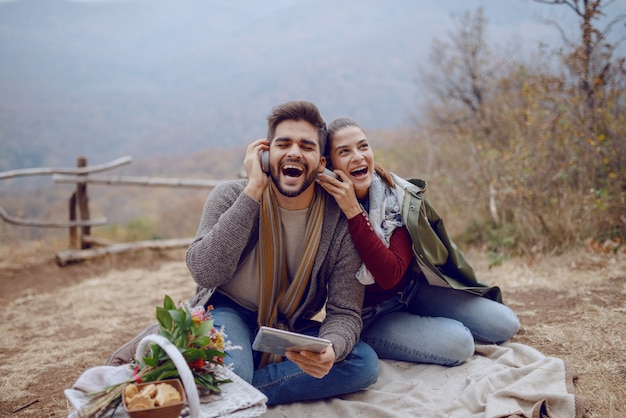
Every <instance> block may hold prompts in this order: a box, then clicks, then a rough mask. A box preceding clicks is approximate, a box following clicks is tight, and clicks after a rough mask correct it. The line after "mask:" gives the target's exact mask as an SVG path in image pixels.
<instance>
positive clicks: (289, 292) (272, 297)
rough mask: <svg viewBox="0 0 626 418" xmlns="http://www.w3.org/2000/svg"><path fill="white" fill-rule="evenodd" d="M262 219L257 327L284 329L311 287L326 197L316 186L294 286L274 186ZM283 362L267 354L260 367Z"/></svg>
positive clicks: (265, 198) (264, 201) (263, 203)
mask: <svg viewBox="0 0 626 418" xmlns="http://www.w3.org/2000/svg"><path fill="white" fill-rule="evenodd" d="M260 219H261V220H260V226H259V242H258V244H259V245H258V249H259V266H258V268H259V278H260V279H259V296H258V306H259V312H258V317H257V318H258V323H259V326H261V325H264V326H269V327H274V328H285V322H286V321H287V320H288V319H289V318H291V316H292V315H293V314H294V312H295V311H296V309H297V308H298V307H299V306H300V304H301V302H302V298H303V297H304V293H305V292H306V290H307V288H308V285H309V281H310V278H311V271H312V270H313V263H314V261H315V255H316V254H317V248H318V247H319V242H320V237H321V235H322V223H323V220H324V197H323V195H322V192H321V191H320V189H319V187H317V186H315V194H314V196H313V201H312V203H311V206H310V207H309V211H308V213H307V220H306V230H305V236H304V249H303V251H302V258H301V259H300V264H299V265H298V270H297V272H296V275H295V277H293V278H292V281H291V284H288V279H287V260H286V256H285V249H284V248H283V240H282V237H283V234H282V227H281V222H280V212H279V208H278V201H277V200H276V195H275V192H274V189H273V188H272V187H271V186H270V187H268V188H267V189H266V190H265V193H264V194H263V198H262V200H261V217H260ZM280 360H281V359H280V356H274V355H268V354H267V353H264V356H263V360H262V362H261V365H264V364H267V363H268V362H276V361H280Z"/></svg>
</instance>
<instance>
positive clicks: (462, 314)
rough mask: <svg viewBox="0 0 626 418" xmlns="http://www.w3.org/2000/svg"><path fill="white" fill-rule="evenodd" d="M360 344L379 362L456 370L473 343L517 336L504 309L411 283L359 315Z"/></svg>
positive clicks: (512, 320) (422, 283)
mask: <svg viewBox="0 0 626 418" xmlns="http://www.w3.org/2000/svg"><path fill="white" fill-rule="evenodd" d="M362 317H363V332H362V334H361V339H362V340H363V341H365V342H366V343H368V344H369V345H370V346H371V347H372V348H373V349H374V350H375V351H376V353H377V354H378V356H379V357H380V358H381V359H393V360H401V361H409V362H413V363H434V364H441V365H446V366H454V365H457V364H461V363H463V362H464V361H466V360H467V359H468V358H470V357H471V356H472V354H473V353H474V340H478V341H481V342H486V343H501V342H504V341H506V340H508V339H509V338H511V337H512V336H513V335H515V334H516V333H517V331H519V327H520V324H519V320H518V318H517V316H516V315H515V313H514V312H513V311H512V310H511V309H510V308H509V307H507V306H505V305H503V304H501V303H498V302H495V301H492V300H490V299H487V298H483V297H480V296H476V295H472V294H470V293H467V292H463V291H459V290H454V289H450V288H444V287H438V286H431V285H429V284H428V283H427V282H426V281H425V280H423V279H422V280H415V281H413V282H412V283H411V284H409V285H408V286H407V287H406V288H405V289H404V291H403V292H401V293H399V294H398V295H397V296H396V297H394V298H392V299H388V300H386V301H384V302H383V303H381V304H379V305H376V306H372V307H368V308H365V309H363V312H362Z"/></svg>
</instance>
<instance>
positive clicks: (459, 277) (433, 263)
mask: <svg viewBox="0 0 626 418" xmlns="http://www.w3.org/2000/svg"><path fill="white" fill-rule="evenodd" d="M394 181H395V183H396V190H397V191H398V200H399V201H400V202H402V203H401V204H402V220H403V221H404V223H405V224H406V227H407V229H408V230H409V234H410V235H411V240H412V242H413V254H414V255H415V261H416V263H413V264H412V267H411V268H413V269H418V270H421V273H423V274H424V276H425V277H426V280H428V283H429V284H431V285H434V286H443V287H451V288H453V289H458V290H463V291H466V292H470V293H473V294H475V295H479V296H483V297H486V298H489V299H492V300H495V301H497V302H500V303H502V294H501V292H500V289H499V288H498V287H496V286H488V285H487V284H485V283H482V282H481V281H480V280H478V278H477V277H476V274H475V273H474V269H473V268H472V266H470V265H469V263H468V262H467V261H466V260H465V257H464V256H463V253H461V250H459V249H458V248H457V246H456V244H455V243H454V242H453V241H452V239H450V237H448V233H447V232H446V228H445V226H444V224H443V219H441V217H440V216H439V214H438V213H437V212H436V211H435V209H434V208H433V207H432V206H431V205H430V203H429V202H428V200H426V198H425V197H424V191H425V190H426V185H427V184H426V181H425V180H421V179H411V180H408V181H407V180H404V179H402V178H400V177H398V176H395V175H394ZM418 266H419V267H418ZM417 272H418V273H419V271H417Z"/></svg>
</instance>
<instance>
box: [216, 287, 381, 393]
mask: <svg viewBox="0 0 626 418" xmlns="http://www.w3.org/2000/svg"><path fill="white" fill-rule="evenodd" d="M210 303H211V304H212V305H213V306H214V309H213V311H212V314H213V321H214V325H215V327H216V328H218V329H220V328H221V327H222V326H223V327H224V333H225V334H226V340H228V341H230V343H231V344H233V345H235V346H239V347H241V349H234V350H227V351H226V357H225V358H224V363H225V364H226V365H232V367H233V371H234V372H235V373H236V374H237V375H238V376H240V377H241V378H242V379H244V380H246V381H247V382H248V383H251V384H252V385H253V386H254V387H256V388H257V389H258V390H260V391H261V392H263V393H264V394H265V396H267V398H268V404H269V405H272V404H283V403H290V402H296V401H302V400H312V399H322V398H329V397H332V396H337V395H342V394H346V393H352V392H356V391H359V390H362V389H365V388H366V387H368V386H370V385H371V384H374V383H375V382H376V380H377V379H378V357H377V356H376V353H375V352H374V350H372V348H371V347H369V346H368V345H367V344H365V343H364V342H361V341H360V342H359V343H358V344H357V345H356V346H355V347H354V349H353V350H352V352H351V353H350V354H349V355H348V356H347V357H346V358H345V359H344V360H342V361H340V362H338V363H335V364H334V365H333V367H332V368H331V369H330V372H329V373H328V374H327V375H326V376H324V377H323V378H322V379H318V378H315V377H313V376H310V375H308V374H306V373H304V372H303V371H302V370H301V369H300V368H299V367H298V366H297V365H296V364H295V363H293V362H291V361H289V360H287V359H286V358H285V357H283V361H281V362H280V363H272V364H269V365H267V366H265V367H263V368H261V369H257V365H258V364H259V361H260V358H261V354H262V353H261V352H258V351H254V350H252V341H253V340H254V333H255V330H256V329H257V328H258V325H257V314H256V312H252V311H249V310H247V309H244V308H242V307H241V306H240V305H238V304H236V303H234V302H233V301H231V300H230V299H229V298H227V297H224V296H222V295H220V294H217V293H216V294H215V295H214V296H213V298H212V299H211V301H210ZM318 331H319V328H312V329H309V330H307V331H305V333H306V334H309V335H315V336H317V335H318Z"/></svg>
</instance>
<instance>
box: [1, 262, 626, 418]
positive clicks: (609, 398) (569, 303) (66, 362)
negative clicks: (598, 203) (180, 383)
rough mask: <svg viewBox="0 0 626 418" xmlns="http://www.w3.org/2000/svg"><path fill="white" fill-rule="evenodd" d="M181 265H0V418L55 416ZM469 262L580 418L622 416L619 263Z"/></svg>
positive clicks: (175, 285) (622, 281) (174, 283)
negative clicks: (563, 379) (494, 290)
mask: <svg viewBox="0 0 626 418" xmlns="http://www.w3.org/2000/svg"><path fill="white" fill-rule="evenodd" d="M183 258H184V252H183V251H169V252H167V253H161V254H158V253H153V252H142V253H136V254H129V255H124V256H116V257H108V258H105V259H101V260H97V261H91V262H88V263H81V264H77V265H73V266H68V267H63V268H61V267H58V266H56V264H54V262H53V261H51V259H50V258H48V261H45V262H40V263H37V262H32V261H29V262H27V263H22V264H21V265H15V263H11V262H7V260H4V263H0V266H2V268H0V280H1V283H2V292H1V294H0V302H2V325H1V326H0V332H1V333H2V335H3V339H2V343H1V345H0V375H2V376H3V377H2V383H1V387H0V416H2V417H5V416H6V417H9V416H10V417H44V416H57V417H59V416H66V415H67V412H68V404H67V402H66V400H65V397H64V395H63V389H64V388H66V387H69V386H71V384H72V382H73V381H74V380H75V379H76V378H77V377H78V376H79V375H80V373H82V372H83V371H84V370H85V369H87V368H89V367H93V366H96V365H100V364H104V362H105V361H106V358H107V357H108V355H109V354H110V353H111V351H112V350H113V349H114V348H115V347H117V346H118V345H119V344H121V343H122V342H124V341H126V340H128V339H129V338H131V337H132V336H133V335H134V334H135V333H136V332H137V331H138V330H140V329H141V328H143V326H144V325H145V324H147V323H148V322H150V321H151V320H152V318H153V313H154V306H156V305H159V304H160V303H161V301H162V297H163V295H164V294H166V293H167V294H170V295H171V296H172V297H174V298H175V300H176V299H177V298H178V299H185V298H186V297H188V296H189V295H190V294H192V292H193V289H194V285H193V281H192V280H191V278H190V277H189V276H188V272H187V270H186V267H185V265H184V262H183ZM468 259H470V260H471V262H472V264H473V265H474V267H475V269H476V270H477V272H478V273H479V276H480V277H481V278H482V279H483V280H484V281H486V282H488V283H491V284H497V285H499V286H501V288H502V289H503V293H504V297H505V302H506V303H507V304H509V305H510V306H511V307H512V308H513V309H514V310H515V311H516V312H517V313H518V315H519V317H520V320H521V323H522V330H521V331H520V333H519V334H518V335H517V336H515V337H514V339H513V341H515V342H520V343H523V344H528V345H530V346H532V347H534V348H536V349H538V350H539V351H541V352H542V353H544V354H545V355H549V356H555V357H559V358H562V359H564V360H565V361H568V362H569V363H570V364H571V365H572V367H573V368H574V370H575V372H577V374H578V375H579V380H578V382H577V394H579V395H582V396H584V397H585V400H586V402H585V406H586V410H587V412H586V416H587V417H603V418H604V417H622V416H626V400H625V399H626V388H625V387H624V384H623V382H624V381H626V354H625V352H624V347H625V342H626V321H624V314H625V313H626V254H623V253H618V254H601V253H593V252H590V251H587V250H580V251H576V252H573V253H569V254H566V255H562V256H558V257H557V256H555V257H549V258H548V257H544V258H541V259H537V260H533V261H532V262H524V261H522V260H510V261H507V262H505V263H504V264H503V265H500V266H496V267H494V268H491V269H489V268H488V261H487V259H486V257H485V256H484V255H483V254H479V253H475V254H474V253H469V254H468ZM0 261H2V260H0ZM20 407H24V408H23V409H22V410H20V411H17V412H13V411H15V410H17V409H18V408H20Z"/></svg>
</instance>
